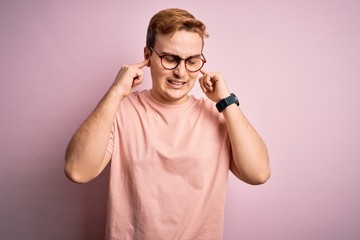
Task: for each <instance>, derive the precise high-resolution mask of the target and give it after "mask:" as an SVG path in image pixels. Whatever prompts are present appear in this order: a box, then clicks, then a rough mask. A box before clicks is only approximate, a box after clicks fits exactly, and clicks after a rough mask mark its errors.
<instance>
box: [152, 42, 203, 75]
mask: <svg viewBox="0 0 360 240" xmlns="http://www.w3.org/2000/svg"><path fill="white" fill-rule="evenodd" d="M151 50H153V51H154V52H155V53H156V54H157V55H158V56H159V58H160V60H161V65H162V66H163V67H164V68H165V69H167V70H173V69H175V68H176V67H177V66H179V64H180V62H181V60H184V61H185V67H186V69H187V70H188V71H189V72H197V71H199V70H200V69H201V68H202V67H203V66H204V64H205V63H206V59H205V56H204V55H203V54H201V57H200V56H192V57H188V58H186V59H184V58H181V57H179V56H177V55H171V54H164V55H160V54H159V53H158V52H157V51H155V49H153V48H151Z"/></svg>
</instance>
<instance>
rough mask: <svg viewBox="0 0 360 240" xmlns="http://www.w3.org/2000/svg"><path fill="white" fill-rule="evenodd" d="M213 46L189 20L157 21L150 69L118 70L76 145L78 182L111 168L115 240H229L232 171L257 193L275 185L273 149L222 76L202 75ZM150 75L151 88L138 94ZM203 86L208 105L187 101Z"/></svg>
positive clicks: (181, 16)
mask: <svg viewBox="0 0 360 240" xmlns="http://www.w3.org/2000/svg"><path fill="white" fill-rule="evenodd" d="M205 37H207V33H206V30H205V25H204V24H203V23H202V22H200V21H199V20H197V19H195V18H194V16H193V15H191V14H190V13H188V12H187V11H184V10H181V9H165V10H163V11H160V12H159V13H157V14H156V15H154V17H153V18H152V19H151V21H150V23H149V26H148V31H147V41H146V47H145V49H144V57H145V60H144V61H142V62H140V63H137V64H135V65H124V66H123V67H122V68H121V69H120V71H119V73H118V75H117V77H116V79H115V82H114V83H113V85H112V86H111V87H110V89H109V90H108V92H107V93H106V94H105V96H104V97H103V99H102V100H101V101H100V102H99V104H98V105H97V106H96V108H95V109H94V111H93V112H92V113H91V114H90V115H89V117H88V118H87V119H86V120H85V122H84V123H83V124H82V125H81V126H80V128H79V129H78V130H77V132H76V133H75V134H74V136H73V138H72V139H71V141H70V143H69V146H68V149H67V151H66V164H65V173H66V175H67V176H68V177H69V178H70V179H71V180H72V181H74V182H78V183H85V182H88V181H90V180H91V179H93V178H95V177H96V176H97V175H99V174H100V173H101V172H102V170H103V169H104V168H105V166H106V165H107V164H108V163H109V162H110V164H111V169H110V187H109V201H108V221H107V229H106V234H107V236H106V237H107V239H155V240H160V239H166V240H168V239H172V240H175V239H181V240H182V239H207V240H209V239H221V238H222V233H223V212H224V203H225V195H226V185H227V177H228V172H229V169H230V170H231V171H232V173H233V174H235V176H236V177H238V178H239V179H240V180H242V181H244V182H246V183H249V184H262V183H264V182H265V181H266V180H267V179H268V178H269V176H270V168H269V161H268V153H267V150H266V146H265V144H264V142H263V141H262V139H261V138H260V136H259V135H258V134H257V132H256V131H255V129H254V128H253V127H252V126H251V124H250V123H249V122H248V120H247V119H246V118H245V116H244V114H243V113H242V112H241V110H240V108H239V106H238V101H237V98H236V97H235V95H233V94H231V93H230V91H229V89H228V88H227V85H226V82H225V79H224V77H223V76H222V74H220V73H213V72H208V71H206V70H204V69H203V68H202V67H203V65H204V63H205V62H206V60H205V57H204V55H203V53H202V51H203V46H204V38H205ZM144 67H149V68H150V71H151V78H152V88H151V89H150V90H144V91H141V92H134V93H132V88H133V87H135V86H137V85H139V84H141V83H142V82H143V71H142V70H141V69H142V68H144ZM197 81H199V84H200V87H201V89H202V90H203V92H204V93H205V95H206V97H204V98H201V99H197V98H195V97H193V96H189V91H190V90H191V89H192V88H193V86H194V84H195V83H196V82H197Z"/></svg>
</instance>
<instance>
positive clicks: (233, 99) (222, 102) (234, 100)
mask: <svg viewBox="0 0 360 240" xmlns="http://www.w3.org/2000/svg"><path fill="white" fill-rule="evenodd" d="M233 103H236V105H238V106H239V105H240V104H239V100H238V99H237V97H236V96H235V94H233V93H231V94H230V96H228V97H226V98H223V99H221V100H220V101H219V102H218V103H216V108H217V110H218V111H219V112H222V111H223V110H224V109H225V108H227V107H228V106H230V105H231V104H233Z"/></svg>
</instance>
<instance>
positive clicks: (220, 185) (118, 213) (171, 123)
mask: <svg viewBox="0 0 360 240" xmlns="http://www.w3.org/2000/svg"><path fill="white" fill-rule="evenodd" d="M108 151H110V152H111V153H112V160H111V169H110V187H109V202H108V219H107V228H106V239H112V240H114V239H121V240H125V239H131V240H132V239H139V240H145V239H149V240H162V239H164V240H195V239H204V240H211V239H222V235H223V216H224V204H225V195H226V188H227V179H228V172H229V164H230V152H231V150H230V141H229V139H228V133H227V129H226V124H225V121H224V118H223V116H222V114H219V113H218V112H217V110H216V108H215V105H214V103H213V102H211V101H210V100H208V99H205V98H202V99H196V98H195V97H193V96H191V97H190V98H189V100H188V101H187V102H185V103H184V104H180V105H165V104H162V103H160V102H158V101H157V100H155V99H154V98H153V97H152V96H151V94H150V91H149V90H144V91H142V92H136V93H133V94H130V95H129V96H128V97H126V98H125V99H123V101H122V102H121V104H120V108H119V112H118V114H117V116H116V119H115V121H114V125H113V131H112V136H111V137H110V141H109V146H108Z"/></svg>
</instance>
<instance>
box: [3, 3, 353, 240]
mask: <svg viewBox="0 0 360 240" xmlns="http://www.w3.org/2000/svg"><path fill="white" fill-rule="evenodd" d="M167 7H181V8H186V9H188V10H189V11H190V12H192V13H193V14H194V15H195V16H196V17H198V18H200V19H202V20H203V21H204V22H205V23H206V24H207V26H208V30H209V32H210V35H211V36H210V38H209V39H207V40H206V45H205V50H204V54H205V56H206V57H207V59H208V63H207V64H206V68H207V69H208V70H212V71H221V72H223V73H224V75H225V77H226V79H227V81H228V85H229V86H230V88H231V90H232V91H233V92H235V93H236V94H237V95H238V96H239V98H240V101H241V107H242V109H243V111H244V112H245V114H246V115H247V117H248V118H249V119H250V121H251V122H252V123H253V125H255V127H256V128H257V129H258V131H259V132H260V133H261V135H262V136H263V138H264V140H265V141H266V143H267V145H268V149H269V152H270V156H271V165H272V177H271V179H270V180H269V182H268V183H267V184H265V185H262V186H256V187H254V186H249V185H246V184H244V183H242V182H239V181H237V180H235V178H234V177H233V176H232V175H230V177H229V189H228V198H227V205H226V211H225V217H226V218H225V233H224V239H226V240H232V239H234V240H238V239H249V240H260V239H261V240H262V239H269V240H278V239H286V240H287V239H292V240H297V239H298V240H304V239H360V230H359V227H360V184H359V182H360V176H359V170H360V157H359V149H360V144H359V143H360V139H359V136H360V127H359V122H360V121H359V120H360V106H359V103H360V97H359V90H360V81H359V80H360V79H359V76H360V1H357V0H353V1H350V0H344V1H341V0H338V1H332V0H318V1H310V0H309V1H285V0H277V1H268V0H259V1H241V0H238V1H235V0H234V1H218V0H216V1H209V0H197V1H184V0H172V1H164V0H152V1H139V0H134V1H119V0H118V1H115V0H112V1H111V0H109V1H94V0H93V1H73V0H72V1H69V0H68V1H64V0H63V1H45V0H44V1H41V0H32V1H19V0H14V1H1V2H0V29H1V36H0V69H1V71H0V80H1V88H0V97H1V101H0V110H1V127H0V132H1V144H0V154H1V155H0V157H1V161H0V164H1V165H0V171H1V174H0V187H1V198H0V239H37V240H38V239H53V240H54V239H59V240H63V239H90V240H95V239H102V237H103V232H104V226H105V209H106V193H107V183H106V182H107V174H108V172H107V171H108V169H107V170H106V171H105V172H104V174H102V175H101V176H100V177H99V178H98V179H96V180H94V181H93V182H91V183H89V184H87V185H76V184H73V183H71V182H69V181H68V180H67V179H66V178H65V176H64V174H63V164H64V151H65V148H66V145H67V142H68V141H69V139H70V137H71V135H72V133H73V132H74V131H75V129H76V128H77V127H78V126H79V124H80V123H81V122H82V120H83V119H84V118H85V117H86V116H87V114H88V113H89V112H90V111H91V110H92V109H93V107H94V106H95V104H96V103H97V102H98V100H99V99H100V98H101V97H102V96H103V94H104V92H105V91H106V89H107V88H108V87H109V85H110V84H111V83H112V81H113V79H114V78H115V76H116V74H117V71H118V69H119V67H120V66H121V65H122V64H131V63H136V62H138V61H140V60H142V59H143V47H144V45H145V31H146V27H147V23H148V21H149V19H150V17H151V16H152V15H153V14H154V13H156V12H157V11H158V10H160V9H163V8H167ZM146 76H147V80H146V83H145V84H143V85H142V86H141V88H140V89H142V88H148V87H149V86H150V80H149V79H148V77H149V73H148V70H146ZM194 94H196V95H201V92H200V90H199V87H198V86H196V87H195V89H194Z"/></svg>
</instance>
